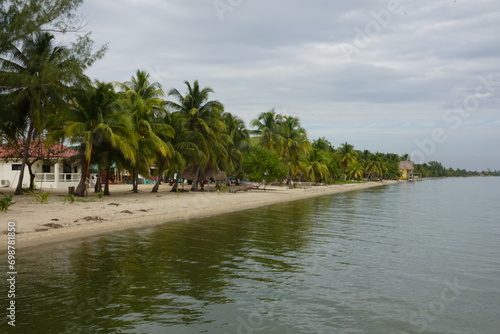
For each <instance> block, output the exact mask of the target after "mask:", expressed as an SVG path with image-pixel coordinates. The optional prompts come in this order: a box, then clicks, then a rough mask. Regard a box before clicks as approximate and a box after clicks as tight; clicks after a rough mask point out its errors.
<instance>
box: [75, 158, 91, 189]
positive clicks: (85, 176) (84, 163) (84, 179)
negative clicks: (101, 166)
mask: <svg viewBox="0 0 500 334" xmlns="http://www.w3.org/2000/svg"><path fill="white" fill-rule="evenodd" d="M81 154H82V159H81V165H82V176H81V178H80V183H78V186H77V187H76V189H75V193H74V195H75V196H78V197H83V196H85V192H86V191H87V179H88V178H89V167H90V163H89V162H88V161H86V159H85V152H83V153H81Z"/></svg>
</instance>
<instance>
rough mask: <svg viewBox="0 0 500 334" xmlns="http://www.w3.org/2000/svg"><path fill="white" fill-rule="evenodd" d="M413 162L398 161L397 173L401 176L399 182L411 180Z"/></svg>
mask: <svg viewBox="0 0 500 334" xmlns="http://www.w3.org/2000/svg"><path fill="white" fill-rule="evenodd" d="M413 165H414V163H413V161H400V162H399V172H400V173H401V176H400V177H399V178H400V179H401V180H413V171H414V167H413Z"/></svg>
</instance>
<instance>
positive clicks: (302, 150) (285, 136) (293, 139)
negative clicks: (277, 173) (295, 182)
mask: <svg viewBox="0 0 500 334" xmlns="http://www.w3.org/2000/svg"><path fill="white" fill-rule="evenodd" d="M280 130H281V131H280V135H281V138H282V143H283V146H282V148H283V152H282V159H283V163H284V165H285V167H286V169H287V171H288V177H289V178H290V177H291V176H292V175H290V171H291V169H292V166H295V165H297V163H298V160H299V158H300V157H301V156H305V155H307V153H308V152H309V149H310V147H311V144H310V142H309V139H307V131H306V130H305V129H304V128H303V127H302V126H301V125H300V121H299V119H298V118H297V117H293V116H283V117H282V119H281V122H280Z"/></svg>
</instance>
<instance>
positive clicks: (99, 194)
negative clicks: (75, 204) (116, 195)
mask: <svg viewBox="0 0 500 334" xmlns="http://www.w3.org/2000/svg"><path fill="white" fill-rule="evenodd" d="M95 195H96V196H97V198H98V199H100V200H102V197H103V196H104V191H102V190H101V191H99V192H98V193H97V194H95Z"/></svg>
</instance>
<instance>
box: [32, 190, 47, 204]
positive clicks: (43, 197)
mask: <svg viewBox="0 0 500 334" xmlns="http://www.w3.org/2000/svg"><path fill="white" fill-rule="evenodd" d="M49 195H50V191H47V192H46V193H41V194H37V195H34V196H35V200H36V201H37V202H39V203H40V204H47V200H48V199H49Z"/></svg>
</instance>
